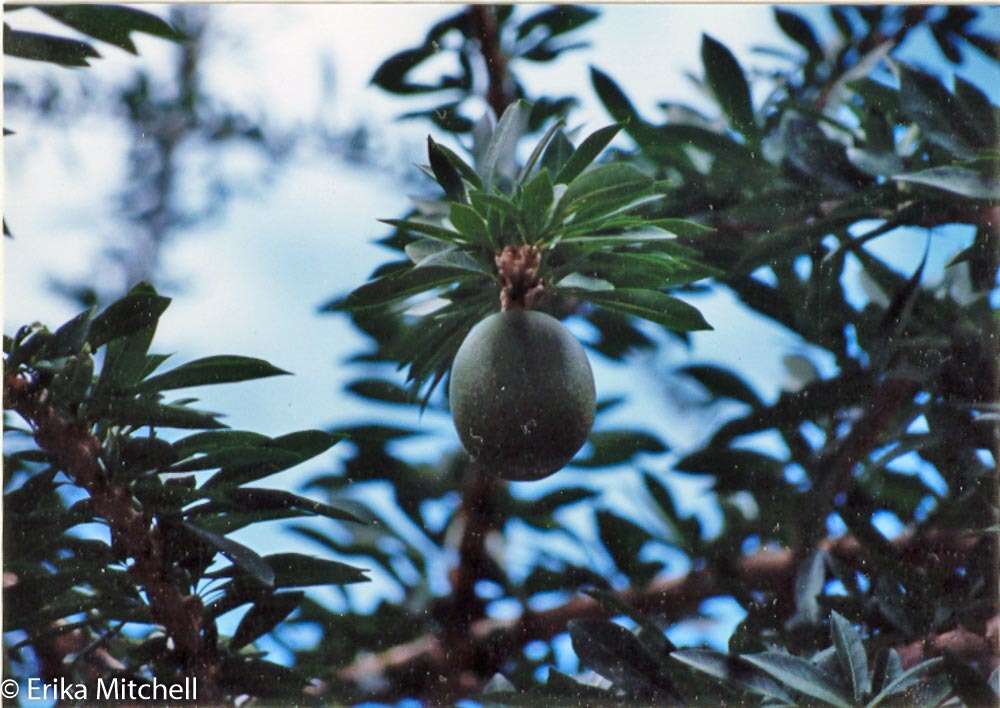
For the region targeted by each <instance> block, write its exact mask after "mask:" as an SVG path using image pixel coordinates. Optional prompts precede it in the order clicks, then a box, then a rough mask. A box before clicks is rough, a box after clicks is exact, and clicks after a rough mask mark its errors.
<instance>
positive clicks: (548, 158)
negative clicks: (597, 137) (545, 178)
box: [539, 130, 574, 175]
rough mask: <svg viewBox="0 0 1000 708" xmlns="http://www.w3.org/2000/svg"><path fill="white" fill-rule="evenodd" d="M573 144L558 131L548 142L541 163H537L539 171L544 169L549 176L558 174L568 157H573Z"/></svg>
mask: <svg viewBox="0 0 1000 708" xmlns="http://www.w3.org/2000/svg"><path fill="white" fill-rule="evenodd" d="M573 150H574V148H573V143H571V142H570V141H569V138H567V137H566V134H565V133H564V132H563V131H561V130H559V131H556V134H555V136H554V137H553V138H552V140H551V141H550V142H549V144H548V147H546V148H545V152H544V153H543V154H542V161H541V162H540V163H539V169H541V168H545V169H547V170H548V171H549V173H550V174H554V175H555V174H559V172H560V170H562V168H563V167H564V166H565V165H566V163H567V162H568V161H569V159H570V157H572V156H573Z"/></svg>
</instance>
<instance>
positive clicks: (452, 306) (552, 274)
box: [327, 101, 716, 403]
mask: <svg viewBox="0 0 1000 708" xmlns="http://www.w3.org/2000/svg"><path fill="white" fill-rule="evenodd" d="M529 113H530V107H529V106H528V105H527V104H526V103H525V102H523V101H519V102H517V103H514V104H513V105H511V107H510V108H509V109H508V110H507V111H505V112H504V114H503V116H502V117H501V119H500V120H499V121H498V122H496V124H495V125H494V123H493V120H492V116H491V115H490V114H487V116H485V117H484V118H483V119H482V120H481V121H480V122H479V124H478V125H477V129H476V131H475V138H476V139H475V143H474V145H473V149H472V154H473V162H472V164H469V163H468V162H467V161H466V160H464V159H463V158H462V157H460V156H459V155H458V154H457V153H455V152H454V151H453V150H451V149H449V148H447V147H446V146H444V145H441V144H439V143H437V142H435V141H434V140H433V138H428V158H429V163H430V164H429V166H427V167H426V169H425V171H426V172H427V173H428V174H429V175H430V176H431V177H432V178H433V179H434V180H435V181H436V182H437V183H438V184H439V185H440V187H441V189H442V190H443V191H444V198H443V199H441V200H438V201H434V202H426V203H422V204H420V205H419V210H418V212H416V213H414V214H412V215H411V216H410V217H408V218H405V219H388V220H385V223H387V224H390V225H392V226H394V227H396V229H397V233H396V235H395V236H394V237H393V238H392V239H390V240H388V241H386V242H384V243H386V244H387V245H391V246H394V247H397V248H400V249H402V250H403V251H404V252H405V254H406V256H407V259H406V260H402V261H396V262H393V263H389V264H386V265H384V266H382V267H381V268H379V269H378V270H377V271H376V272H375V274H374V277H373V279H372V280H371V281H370V282H368V283H366V284H364V285H362V286H361V287H359V288H358V289H356V290H355V291H354V292H352V293H350V294H349V295H348V296H347V297H345V298H342V299H340V300H338V301H335V302H333V303H331V304H330V305H328V306H327V309H334V310H345V311H352V312H359V311H360V312H363V311H369V310H378V311H379V312H380V313H381V316H391V313H396V314H399V313H403V314H404V315H405V316H413V317H418V318H419V325H418V326H415V327H411V328H410V329H409V330H408V331H407V332H406V333H405V334H404V335H402V337H401V338H399V340H398V341H397V342H396V343H395V346H393V347H392V348H393V351H394V353H395V356H396V359H397V361H400V362H401V364H402V365H404V366H405V365H408V366H409V376H408V380H409V382H410V384H411V387H412V391H413V392H417V391H420V390H421V389H423V391H424V395H423V401H424V402H425V403H426V401H427V399H428V398H429V396H430V395H431V392H432V391H433V389H434V386H435V385H436V384H437V383H438V382H439V381H440V380H441V379H442V377H443V376H444V374H445V372H446V371H447V370H448V367H449V366H450V364H451V360H452V357H453V356H454V353H455V351H456V350H457V348H458V346H459V344H460V343H461V342H462V340H463V338H464V337H465V335H466V333H467V332H468V331H469V329H470V328H471V327H472V326H473V325H474V324H475V323H476V322H478V321H480V320H481V319H483V318H484V317H485V316H486V315H488V314H490V313H491V312H494V311H496V310H498V309H500V307H501V302H502V300H504V299H505V298H514V299H521V300H522V301H523V300H524V299H525V298H527V299H528V301H527V303H526V304H527V306H528V307H537V308H538V309H544V310H548V311H549V312H551V313H553V314H556V315H562V316H565V315H566V314H569V313H571V312H573V311H575V310H576V309H577V308H578V307H580V306H581V305H584V304H587V305H588V306H590V307H592V308H599V309H600V310H605V311H608V312H611V313H615V314H619V315H627V316H636V317H640V318H643V319H646V320H649V321H652V322H655V323H658V324H660V325H663V326H664V327H667V328H669V329H670V330H674V331H678V332H687V331H692V330H700V329H709V328H710V327H709V325H708V323H707V322H706V321H705V319H704V318H703V317H702V315H701V313H700V312H699V311H698V310H697V309H696V308H694V307H693V306H691V305H689V304H687V303H686V302H684V301H682V300H680V299H678V298H676V297H673V296H671V295H668V294H667V293H666V292H665V290H667V289H669V288H676V287H679V286H683V285H687V284H689V283H692V282H694V281H697V280H700V279H702V278H705V277H707V276H709V275H712V274H714V273H715V272H716V271H714V270H713V269H712V268H710V267H708V266H706V265H704V264H702V263H700V262H699V261H698V260H697V258H696V257H695V253H694V251H693V250H692V249H690V248H687V247H684V246H681V245H678V244H677V243H676V241H675V239H676V237H677V234H684V235H686V236H688V237H696V236H697V235H700V234H703V233H705V232H707V231H709V230H708V229H706V228H705V227H704V226H701V225H699V224H697V223H694V222H691V221H685V220H680V219H670V218H655V219H654V218H649V217H648V216H646V215H645V213H644V212H645V209H646V208H647V206H648V205H649V204H651V203H652V202H656V201H658V200H659V199H661V198H662V185H661V184H660V183H658V182H657V181H655V180H654V179H653V178H651V177H649V176H648V175H646V174H645V173H643V172H642V171H641V170H639V169H638V168H636V167H635V166H633V165H631V164H626V163H623V162H613V161H609V162H602V163H599V164H593V163H594V162H595V160H596V159H597V157H598V156H599V155H600V154H601V152H602V151H603V150H604V149H605V148H606V147H607V146H608V145H609V144H610V142H611V141H612V140H613V139H614V137H615V135H616V134H617V133H618V131H619V126H618V125H610V126H608V127H605V128H601V129H600V130H597V131H595V132H594V133H592V134H590V135H589V136H588V137H586V138H585V139H584V140H582V141H581V142H580V143H579V144H578V145H574V144H573V143H572V142H571V140H570V139H569V137H568V135H567V133H566V131H565V130H563V127H562V124H561V123H556V124H554V125H553V126H551V127H550V128H549V129H548V131H547V132H546V133H545V135H544V136H543V137H542V139H541V140H540V141H539V142H538V144H537V145H535V146H534V149H533V150H532V151H531V153H530V155H529V156H528V158H527V160H526V161H524V163H523V164H521V165H518V164H517V161H516V159H515V154H516V148H517V146H518V142H519V139H520V137H521V136H522V134H523V132H524V129H525V125H526V123H527V119H528V115H529ZM524 263H528V265H527V266H525V265H524ZM512 281H513V282H512ZM417 296H424V297H423V298H422V299H419V301H417V302H416V304H414V300H413V299H414V298H415V297H417ZM521 304H525V303H524V302H522V303H521ZM428 382H429V385H428V386H425V384H428Z"/></svg>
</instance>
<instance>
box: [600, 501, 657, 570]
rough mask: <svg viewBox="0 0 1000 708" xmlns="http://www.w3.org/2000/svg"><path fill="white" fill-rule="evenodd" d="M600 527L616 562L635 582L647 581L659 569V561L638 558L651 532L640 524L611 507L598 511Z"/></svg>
mask: <svg viewBox="0 0 1000 708" xmlns="http://www.w3.org/2000/svg"><path fill="white" fill-rule="evenodd" d="M596 516H597V530H598V535H599V536H600V539H601V543H603V544H604V546H605V548H607V550H608V554H609V555H610V556H611V558H612V560H614V562H615V565H616V566H618V569H619V570H621V571H622V572H623V573H624V574H625V575H627V576H628V577H629V579H630V580H631V581H632V582H633V584H635V585H639V586H642V585H645V584H646V583H647V582H649V581H650V580H652V579H653V577H654V576H655V575H656V573H657V572H659V569H660V564H659V563H655V562H647V561H642V560H639V555H640V552H641V551H642V547H643V546H644V545H646V542H647V541H649V540H650V539H651V538H652V536H651V535H650V533H649V532H648V531H646V530H645V529H644V528H642V527H641V526H639V525H637V524H634V523H632V522H631V521H629V520H628V519H625V518H622V517H621V516H618V515H617V514H613V513H611V512H610V511H607V510H605V509H601V510H599V511H598V512H597V514H596Z"/></svg>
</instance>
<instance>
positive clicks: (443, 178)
mask: <svg viewBox="0 0 1000 708" xmlns="http://www.w3.org/2000/svg"><path fill="white" fill-rule="evenodd" d="M427 156H428V158H429V160H430V163H431V170H433V172H434V177H436V178H437V181H438V184H440V185H441V188H442V189H444V193H445V196H447V197H448V199H450V200H451V201H453V202H463V201H465V184H464V183H463V182H462V175H461V174H459V171H458V168H457V167H456V166H455V165H454V164H453V163H452V161H451V160H450V159H449V158H448V156H447V155H445V154H444V152H443V151H442V150H441V148H440V147H439V146H438V144H437V143H435V142H434V138H432V137H431V136H429V135H428V136H427Z"/></svg>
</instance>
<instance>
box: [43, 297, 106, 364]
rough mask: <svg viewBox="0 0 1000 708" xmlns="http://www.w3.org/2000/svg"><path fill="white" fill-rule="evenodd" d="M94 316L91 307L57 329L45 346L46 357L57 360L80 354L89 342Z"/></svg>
mask: <svg viewBox="0 0 1000 708" xmlns="http://www.w3.org/2000/svg"><path fill="white" fill-rule="evenodd" d="M93 316H94V308H92V307H89V308H87V309H86V310H84V311H83V312H81V313H80V314H79V315H77V316H76V317H74V318H73V319H71V320H69V321H68V322H66V324H64V325H62V326H61V327H60V328H59V329H57V330H56V331H55V332H54V333H53V334H52V338H51V339H50V340H49V341H48V342H47V343H46V345H45V356H46V357H47V358H49V359H55V358H58V357H63V356H71V355H73V354H78V353H79V352H80V349H81V348H82V347H83V344H84V342H85V341H86V340H87V332H89V331H90V319H91V317H93Z"/></svg>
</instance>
